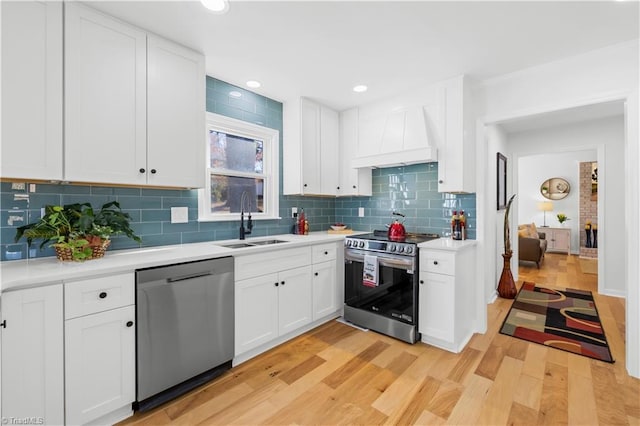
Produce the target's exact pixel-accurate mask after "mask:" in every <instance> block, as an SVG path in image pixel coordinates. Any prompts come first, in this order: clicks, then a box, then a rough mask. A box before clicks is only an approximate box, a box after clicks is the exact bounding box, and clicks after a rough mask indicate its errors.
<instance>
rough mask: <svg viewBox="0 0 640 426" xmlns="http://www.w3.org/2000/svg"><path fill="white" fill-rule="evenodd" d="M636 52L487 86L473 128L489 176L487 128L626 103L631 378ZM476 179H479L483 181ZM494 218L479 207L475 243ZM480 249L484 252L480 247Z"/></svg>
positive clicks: (630, 358)
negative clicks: (569, 110) (579, 108)
mask: <svg viewBox="0 0 640 426" xmlns="http://www.w3.org/2000/svg"><path fill="white" fill-rule="evenodd" d="M639 51H640V40H638V39H636V40H633V41H632V42H627V43H622V44H619V45H615V46H611V47H608V48H603V49H599V50H596V51H592V52H587V53H585V54H583V55H579V56H575V57H570V58H565V59H563V60H560V61H555V62H551V63H548V64H544V65H540V66H537V67H532V68H529V69H526V70H523V71H519V72H515V73H511V74H508V75H505V76H502V77H499V78H495V79H491V80H489V81H485V82H483V84H482V86H480V87H478V88H476V90H475V92H474V96H475V97H476V103H477V108H478V112H479V114H478V117H479V119H478V123H477V125H476V130H477V132H476V140H477V147H476V149H477V153H478V155H477V163H476V165H477V167H478V168H486V167H487V165H489V168H490V167H491V164H494V163H493V161H495V160H494V158H495V151H492V150H491V149H489V147H488V144H489V137H488V133H489V131H488V129H487V126H486V125H487V124H490V123H496V122H499V121H501V120H507V119H511V118H517V117H525V116H528V115H532V114H537V113H542V112H549V111H558V110H562V109H567V108H572V107H576V106H582V105H589V104H594V103H599V102H607V101H613V100H624V101H626V121H625V130H626V138H625V150H626V153H627V155H626V156H625V160H624V163H623V164H620V165H619V167H620V168H623V169H624V173H625V179H624V181H623V182H622V183H621V184H622V185H623V186H624V189H623V191H624V194H625V197H624V198H625V200H626V202H627V208H626V215H625V217H624V219H623V220H624V223H625V224H626V226H627V228H626V232H627V233H628V234H629V237H628V239H627V242H626V244H625V256H624V257H623V259H624V265H623V268H622V269H624V271H625V277H624V287H625V288H626V296H627V305H626V306H627V323H626V350H627V354H626V355H627V356H626V365H627V371H628V372H629V374H631V375H632V376H634V377H640V283H639V281H640V280H639V278H638V277H639V276H640V262H638V259H639V258H640V248H639V247H640V246H639V241H640V227H638V226H637V224H638V223H639V220H640V218H639V214H638V212H639V210H640V199H639V196H638V194H639V193H640V173H639V172H638V167H637V165H638V164H640V150H639V149H638V143H639V139H640V136H639V126H638V121H639V116H640V104H639V99H638V98H639V96H640V92H639V86H638V83H639V68H638V64H639V62H638V59H639ZM477 175H478V177H479V178H480V177H481V176H482V173H481V172H478V173H477ZM487 177H488V176H487V174H485V178H486V179H485V180H483V181H480V180H479V181H478V197H479V198H480V197H483V196H486V195H487V194H488V192H489V191H490V189H491V188H495V180H491V179H487ZM497 216H498V214H497V213H496V210H495V206H493V205H489V204H488V203H485V202H478V217H483V220H481V221H480V222H479V223H478V236H479V238H486V237H487V235H486V234H487V233H488V232H490V230H491V229H490V224H491V223H492V222H494V223H495V220H496V217H497ZM481 227H484V228H485V229H480V228H481ZM479 244H480V245H481V246H482V242H479ZM484 248H485V250H480V252H479V256H478V276H483V277H485V278H486V277H488V276H492V275H493V274H491V273H489V272H487V271H486V268H493V267H494V265H495V263H493V262H492V259H493V256H494V254H493V253H490V248H489V247H486V246H485V247H484ZM484 285H485V288H487V289H488V288H491V287H492V286H493V285H494V283H493V282H489V281H488V280H486V282H485V283H484ZM485 312H486V311H485Z"/></svg>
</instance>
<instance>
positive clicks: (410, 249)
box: [405, 246, 413, 254]
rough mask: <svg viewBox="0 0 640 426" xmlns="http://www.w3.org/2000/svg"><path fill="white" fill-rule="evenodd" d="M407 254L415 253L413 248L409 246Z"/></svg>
mask: <svg viewBox="0 0 640 426" xmlns="http://www.w3.org/2000/svg"><path fill="white" fill-rule="evenodd" d="M405 252H407V253H408V254H411V253H413V247H411V246H407V249H406V250H405Z"/></svg>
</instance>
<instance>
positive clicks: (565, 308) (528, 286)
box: [500, 282, 614, 362]
mask: <svg viewBox="0 0 640 426" xmlns="http://www.w3.org/2000/svg"><path fill="white" fill-rule="evenodd" d="M500 333H502V334H506V335H508V336H513V337H518V338H520V339H523V340H528V341H530V342H534V343H539V344H541V345H546V346H550V347H553V348H557V349H562V350H564V351H568V352H573V353H576V354H579V355H584V356H588V357H590V358H594V359H599V360H601V361H606V362H614V360H613V357H612V356H611V350H609V345H608V344H607V338H606V336H605V335H604V330H603V328H602V323H601V322H600V317H599V316H598V310H597V309H596V304H595V302H594V300H593V295H592V294H591V292H590V291H585V290H576V289H571V288H545V287H541V286H536V285H535V284H534V283H530V282H525V283H523V284H522V288H521V289H520V291H519V292H518V295H517V296H516V298H515V300H514V301H513V305H512V306H511V310H510V311H509V314H508V315H507V318H506V319H505V320H504V323H503V324H502V328H501V329H500Z"/></svg>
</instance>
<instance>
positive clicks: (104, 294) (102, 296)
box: [98, 291, 107, 299]
mask: <svg viewBox="0 0 640 426" xmlns="http://www.w3.org/2000/svg"><path fill="white" fill-rule="evenodd" d="M98 297H99V298H100V299H104V298H105V297H107V292H106V291H103V292H101V293H100V294H99V295H98Z"/></svg>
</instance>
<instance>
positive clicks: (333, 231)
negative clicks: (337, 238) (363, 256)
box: [327, 228, 353, 234]
mask: <svg viewBox="0 0 640 426" xmlns="http://www.w3.org/2000/svg"><path fill="white" fill-rule="evenodd" d="M327 233H329V234H353V229H349V228H347V229H341V230H339V231H336V230H334V229H329V230H328V231H327Z"/></svg>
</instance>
